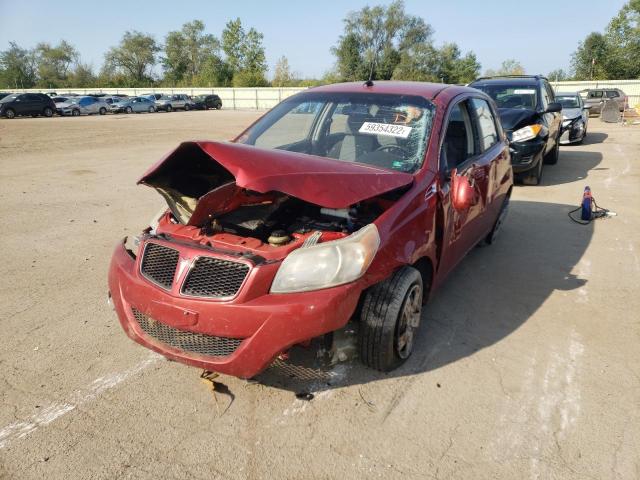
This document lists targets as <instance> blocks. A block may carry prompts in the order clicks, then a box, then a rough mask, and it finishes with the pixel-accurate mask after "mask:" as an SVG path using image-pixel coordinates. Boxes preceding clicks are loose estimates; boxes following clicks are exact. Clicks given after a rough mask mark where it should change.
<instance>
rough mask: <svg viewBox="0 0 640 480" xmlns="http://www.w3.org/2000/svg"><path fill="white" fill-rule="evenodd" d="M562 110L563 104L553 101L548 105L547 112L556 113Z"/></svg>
mask: <svg viewBox="0 0 640 480" xmlns="http://www.w3.org/2000/svg"><path fill="white" fill-rule="evenodd" d="M561 111H562V104H561V103H558V102H551V103H550V104H549V106H547V110H546V111H545V113H556V112H561Z"/></svg>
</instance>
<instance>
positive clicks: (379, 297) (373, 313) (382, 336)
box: [358, 266, 423, 372]
mask: <svg viewBox="0 0 640 480" xmlns="http://www.w3.org/2000/svg"><path fill="white" fill-rule="evenodd" d="M422 295H423V285H422V276H421V275H420V272H418V270H416V269H415V268H413V267H408V266H405V267H402V268H401V269H399V270H397V271H396V272H394V274H393V275H391V277H389V278H388V279H386V280H384V281H382V282H380V283H378V284H377V285H374V286H373V287H371V288H370V289H369V290H368V291H367V292H366V293H365V298H364V302H363V304H362V313H361V315H360V329H359V331H358V350H359V352H360V359H361V360H362V363H364V364H365V365H367V366H368V367H371V368H373V369H375V370H380V371H382V372H388V371H390V370H393V369H394V368H397V367H399V366H400V365H402V364H403V363H404V362H405V361H406V360H407V359H408V358H409V356H410V355H411V353H412V352H413V345H414V340H415V336H416V333H417V331H418V327H419V326H420V315H421V313H422Z"/></svg>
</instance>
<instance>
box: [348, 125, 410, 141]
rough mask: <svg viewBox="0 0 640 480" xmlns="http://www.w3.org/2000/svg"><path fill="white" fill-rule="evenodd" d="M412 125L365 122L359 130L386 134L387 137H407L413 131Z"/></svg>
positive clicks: (373, 133)
mask: <svg viewBox="0 0 640 480" xmlns="http://www.w3.org/2000/svg"><path fill="white" fill-rule="evenodd" d="M411 130H412V128H411V127H405V126H404V125H392V124H390V123H375V122H364V123H363V124H362V126H361V127H360V130H358V131H359V132H360V133H370V134H372V135H385V136H387V137H398V138H407V137H408V136H409V134H410V133H411Z"/></svg>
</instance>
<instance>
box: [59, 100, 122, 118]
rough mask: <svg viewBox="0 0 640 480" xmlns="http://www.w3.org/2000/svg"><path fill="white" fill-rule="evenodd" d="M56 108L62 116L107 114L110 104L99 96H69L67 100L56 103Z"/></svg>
mask: <svg viewBox="0 0 640 480" xmlns="http://www.w3.org/2000/svg"><path fill="white" fill-rule="evenodd" d="M56 110H57V111H58V113H59V114H60V115H62V116H67V115H71V116H72V117H78V116H80V115H96V114H98V115H105V114H106V113H107V112H108V111H109V105H108V104H107V103H106V102H105V101H104V100H102V99H101V98H97V97H89V96H86V97H69V98H67V101H66V102H64V103H58V104H56Z"/></svg>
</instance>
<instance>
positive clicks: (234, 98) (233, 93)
mask: <svg viewBox="0 0 640 480" xmlns="http://www.w3.org/2000/svg"><path fill="white" fill-rule="evenodd" d="M231 94H232V95H233V109H234V110H235V109H236V89H235V88H232V89H231Z"/></svg>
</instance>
